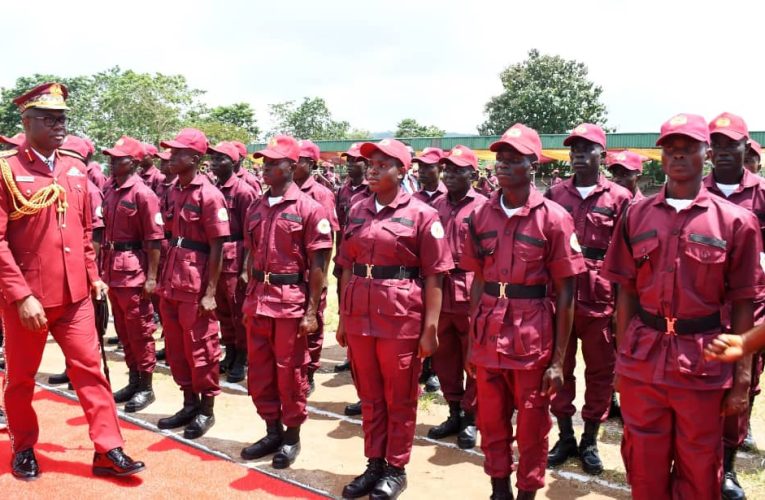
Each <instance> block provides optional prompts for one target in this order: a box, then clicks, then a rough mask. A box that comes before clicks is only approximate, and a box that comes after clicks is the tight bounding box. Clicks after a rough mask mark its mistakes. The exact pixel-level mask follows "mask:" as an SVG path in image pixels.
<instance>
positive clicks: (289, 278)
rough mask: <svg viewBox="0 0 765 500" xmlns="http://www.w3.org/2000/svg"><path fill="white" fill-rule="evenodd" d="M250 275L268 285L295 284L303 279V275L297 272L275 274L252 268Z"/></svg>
mask: <svg viewBox="0 0 765 500" xmlns="http://www.w3.org/2000/svg"><path fill="white" fill-rule="evenodd" d="M250 276H252V278H253V279H254V280H255V281H259V282H260V283H266V284H269V285H297V284H298V283H300V282H301V281H303V275H302V274H299V273H290V274H276V273H266V272H264V271H256V270H255V269H253V270H252V272H251V273H250Z"/></svg>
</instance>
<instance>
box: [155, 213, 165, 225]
mask: <svg viewBox="0 0 765 500" xmlns="http://www.w3.org/2000/svg"><path fill="white" fill-rule="evenodd" d="M154 224H156V225H158V226H164V225H165V221H164V220H162V214H161V213H159V212H157V213H156V214H154Z"/></svg>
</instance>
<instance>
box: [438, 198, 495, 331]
mask: <svg viewBox="0 0 765 500" xmlns="http://www.w3.org/2000/svg"><path fill="white" fill-rule="evenodd" d="M484 203H486V197H485V196H483V195H482V194H479V193H478V192H476V191H475V190H474V189H473V188H470V190H468V192H467V194H466V195H465V197H464V198H463V199H461V200H460V201H458V202H457V203H452V202H451V201H450V200H449V195H448V194H447V195H446V196H442V197H440V198H438V199H437V200H436V201H434V202H433V205H432V206H433V208H435V209H436V211H437V212H438V217H439V218H440V219H441V225H443V226H444V232H445V233H446V242H447V243H448V244H449V250H450V251H451V253H452V260H453V261H454V267H455V268H454V269H451V270H450V271H449V274H447V275H446V276H445V277H444V284H443V291H444V292H443V293H444V297H443V302H442V304H441V312H443V313H449V314H464V315H465V316H467V315H468V314H470V287H471V286H473V276H474V273H472V272H468V271H465V269H464V268H461V267H460V261H461V260H462V254H463V251H464V247H465V243H466V242H468V222H469V220H470V214H471V213H472V212H473V211H474V210H477V209H478V208H479V207H480V206H481V205H483V204H484Z"/></svg>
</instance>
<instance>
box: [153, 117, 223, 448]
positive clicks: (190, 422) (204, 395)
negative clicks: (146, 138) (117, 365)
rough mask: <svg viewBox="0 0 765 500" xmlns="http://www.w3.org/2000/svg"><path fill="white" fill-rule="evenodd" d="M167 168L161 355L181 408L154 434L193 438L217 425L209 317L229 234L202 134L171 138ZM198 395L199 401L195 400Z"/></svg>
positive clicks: (216, 364)
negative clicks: (178, 432)
mask: <svg viewBox="0 0 765 500" xmlns="http://www.w3.org/2000/svg"><path fill="white" fill-rule="evenodd" d="M162 147H165V148H171V149H172V156H171V157H170V170H171V171H172V172H173V173H174V174H176V175H177V176H178V179H177V180H176V183H175V184H174V185H173V187H172V188H171V189H170V191H169V192H168V194H167V205H168V206H167V208H166V212H165V213H166V215H167V216H166V220H167V225H168V226H170V227H169V229H170V233H171V234H170V241H169V247H170V249H169V251H168V254H167V261H166V262H165V267H164V269H163V271H162V279H161V287H160V290H161V291H160V293H161V296H162V300H161V303H160V308H161V311H162V327H163V331H164V333H165V351H166V356H167V361H168V364H169V365H170V371H171V372H172V375H173V380H175V383H176V384H178V385H179V386H180V388H181V390H182V391H183V408H181V410H180V411H178V412H177V413H176V414H175V415H172V416H170V417H167V418H162V419H160V420H159V422H157V427H159V428H160V429H175V428H177V427H183V426H186V427H185V429H184V432H183V435H184V437H185V438H187V439H195V438H198V437H200V436H202V435H204V434H205V433H206V432H207V431H208V430H209V429H210V427H212V426H213V424H215V416H214V412H213V406H214V404H215V396H217V395H218V394H220V384H219V378H220V340H219V338H218V322H217V321H216V320H215V315H214V312H215V309H216V301H215V294H216V292H217V288H218V278H219V277H220V271H221V263H222V257H223V252H222V248H223V242H224V241H225V240H226V239H227V238H228V237H229V235H230V234H231V233H230V229H229V224H228V218H229V217H228V210H227V209H226V200H225V199H224V198H223V194H221V192H220V191H219V190H218V189H217V188H216V187H215V186H213V185H212V184H211V183H210V182H209V181H207V180H205V175H204V174H202V173H200V172H199V165H200V162H201V160H202V157H203V156H204V155H205V154H207V148H208V143H207V137H205V135H204V134H203V133H202V132H201V131H199V130H197V129H194V128H185V129H183V130H181V131H180V133H179V134H178V135H177V136H176V137H175V139H173V140H171V141H164V142H162ZM200 397H201V399H200Z"/></svg>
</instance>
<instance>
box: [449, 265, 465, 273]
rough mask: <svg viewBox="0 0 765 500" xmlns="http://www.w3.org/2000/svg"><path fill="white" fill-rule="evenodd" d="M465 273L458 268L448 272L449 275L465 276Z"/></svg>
mask: <svg viewBox="0 0 765 500" xmlns="http://www.w3.org/2000/svg"><path fill="white" fill-rule="evenodd" d="M466 272H467V271H465V270H464V269H460V268H459V267H455V268H454V269H451V270H450V271H449V274H465V273H466Z"/></svg>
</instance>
